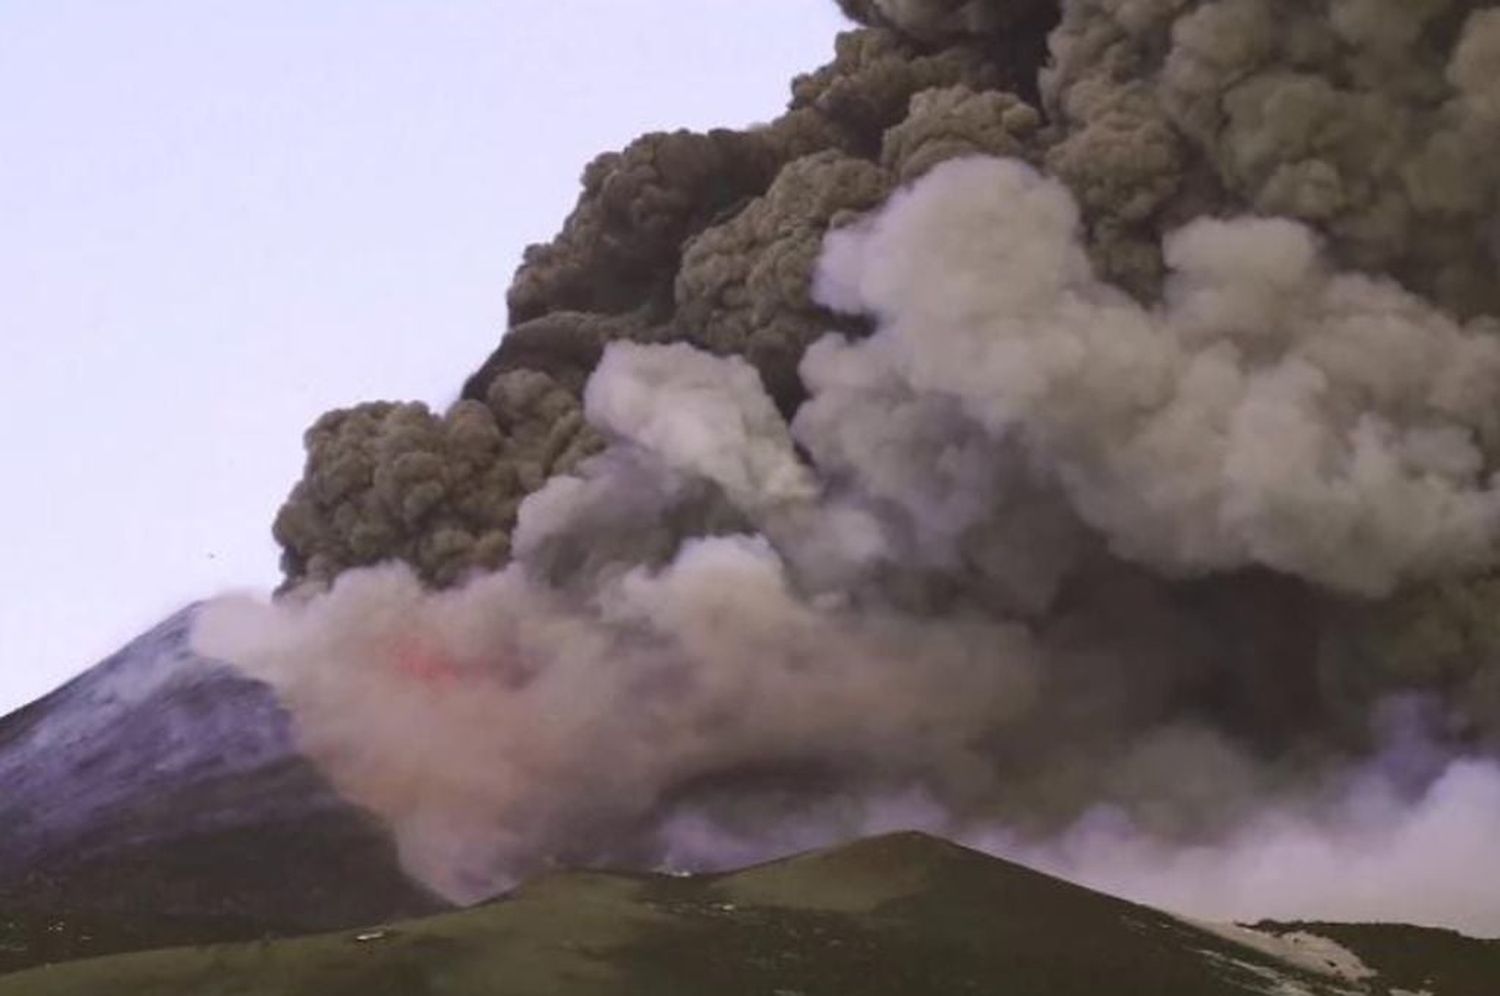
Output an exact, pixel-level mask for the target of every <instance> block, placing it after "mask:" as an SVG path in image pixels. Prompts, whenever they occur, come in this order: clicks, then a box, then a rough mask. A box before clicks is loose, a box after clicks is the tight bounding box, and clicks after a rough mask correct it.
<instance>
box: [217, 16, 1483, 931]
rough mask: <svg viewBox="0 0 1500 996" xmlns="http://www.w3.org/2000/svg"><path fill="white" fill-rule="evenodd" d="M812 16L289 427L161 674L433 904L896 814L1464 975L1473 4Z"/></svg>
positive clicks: (1472, 386)
mask: <svg viewBox="0 0 1500 996" xmlns="http://www.w3.org/2000/svg"><path fill="white" fill-rule="evenodd" d="M843 6H844V7H845V9H846V11H847V12H848V13H850V15H851V16H853V17H855V18H858V19H860V20H861V21H863V22H864V23H865V25H866V26H865V27H861V28H859V29H857V30H854V31H851V32H849V33H847V34H845V35H843V36H841V37H840V39H839V41H838V45H837V50H836V57H835V60H834V61H833V62H832V63H831V64H830V65H829V66H826V67H824V68H822V69H819V70H817V71H816V72H814V73H810V74H808V75H807V76H804V77H800V78H799V79H798V80H797V81H795V82H794V85H793V100H792V104H791V107H790V108H789V110H788V111H787V113H786V114H785V115H783V116H782V117H780V118H777V119H776V120H775V121H773V122H771V123H769V124H767V125H765V126H763V127H761V128H758V129H754V130H751V131H749V132H743V133H734V132H713V133H709V134H707V135H693V134H690V133H685V132H683V133H674V134H659V135H651V136H646V137H644V138H643V139H641V140H639V141H638V142H637V143H635V144H633V145H632V146H631V147H629V148H627V149H626V150H623V151H622V152H619V153H610V154H607V155H606V156H603V157H601V158H600V159H599V160H596V161H595V162H594V163H593V164H591V165H590V166H589V167H588V169H587V170H586V171H585V173H584V177H583V193H582V195H581V197H580V201H579V205H578V207H577V209H576V210H575V211H574V213H573V215H572V216H571V217H570V218H569V219H568V222H567V224H566V225H565V226H564V229H563V231H562V233H561V234H560V235H559V236H558V238H557V239H556V240H555V241H554V242H553V243H551V244H549V245H546V246H535V247H532V249H531V250H529V251H528V253H527V256H526V262H525V263H524V264H523V266H522V268H521V271H520V272H519V273H518V275H517V279H516V282H515V284H514V285H513V286H512V289H511V293H510V304H511V319H512V328H511V329H510V331H509V332H508V333H507V335H506V337H505V338H504V339H503V340H502V342H501V345H500V347H499V349H498V350H497V351H496V353H495V354H494V355H493V356H492V357H490V359H489V360H488V361H486V362H485V364H484V365H483V366H482V367H481V368H480V370H479V371H478V372H477V373H476V374H475V375H474V377H473V378H471V379H470V381H469V383H468V384H467V385H466V387H465V390H464V397H463V398H462V399H461V400H460V401H459V402H457V403H456V404H455V405H454V406H453V407H452V408H451V409H450V410H449V411H447V412H445V413H442V414H434V413H432V412H430V411H428V410H427V409H426V408H424V407H422V406H419V405H389V404H375V405H365V406H361V407H359V408H356V409H353V410H350V411H347V412H338V413H331V414H330V415H328V416H325V417H324V419H323V420H322V421H320V423H319V424H318V425H317V426H315V427H314V429H313V430H311V431H310V432H309V436H308V453H309V460H308V472H307V476H306V477H305V478H304V480H303V481H301V482H299V483H298V484H297V486H296V487H295V488H294V490H293V492H292V495H291V497H290V498H289V499H288V503H287V505H286V507H285V508H284V509H283V511H282V514H281V515H280V516H279V517H278V520H277V524H276V532H277V536H278V538H279V539H280V540H281V542H282V543H283V546H284V548H285V549H286V566H287V571H288V583H287V586H286V587H285V588H284V589H283V591H282V592H281V593H280V594H279V595H278V596H277V597H276V598H275V599H274V600H272V601H270V602H265V601H262V600H258V599H255V598H226V599H221V600H219V601H217V602H215V603H213V604H211V605H210V606H208V607H207V608H206V609H205V610H204V611H203V612H202V613H201V615H200V616H199V621H198V624H197V628H196V631H195V636H194V639H195V644H196V646H197V648H198V649H199V650H200V651H202V652H204V653H207V654H209V655H211V656H215V657H219V658H223V659H225V660H229V661H232V662H233V663H235V664H236V665H237V666H239V667H240V668H242V669H243V670H245V671H246V672H247V673H250V674H252V675H255V676H257V677H259V678H262V679H263V680H265V681H267V682H269V683H270V684H272V685H273V686H274V687H275V688H276V689H277V690H278V692H279V694H280V695H281V696H282V698H283V700H284V701H285V702H286V704H287V705H288V707H289V708H290V709H291V710H292V712H293V715H294V717H295V719H296V723H297V728H298V730H299V736H300V738H301V743H302V746H303V749H304V750H305V751H306V752H307V753H308V755H309V756H310V757H312V758H313V759H314V760H316V761H317V762H318V763H319V764H320V765H322V767H323V768H324V770H325V771H326V772H327V773H328V775H329V776H330V778H331V779H332V780H333V782H334V783H335V784H336V785H337V786H338V787H339V789H340V790H341V791H342V792H344V793H345V794H346V795H347V796H348V797H349V798H350V799H352V800H354V801H357V802H359V803H361V804H363V805H365V806H367V807H369V808H370V809H372V810H373V811H375V812H377V813H379V814H380V815H382V816H383V817H384V818H385V819H386V820H387V821H388V822H389V824H390V825H391V827H392V828H393V830H394V832H395V834H396V837H397V840H398V843H399V845H400V848H401V853H402V856H403V860H404V861H405V863H406V865H407V867H408V868H409V869H410V870H411V871H412V872H413V873H414V874H415V875H417V876H418V877H419V878H421V879H422V880H423V881H425V882H427V883H429V884H431V885H433V886H434V887H435V888H437V889H439V890H440V891H442V892H443V893H444V894H445V895H448V896H450V897H451V898H453V899H455V900H458V901H472V900H476V899H479V898H483V897H485V896H488V895H492V894H494V893H495V892H497V891H499V890H501V889H503V888H505V887H506V886H508V885H510V884H512V883H514V882H515V881H516V880H518V879H519V878H520V877H522V876H525V875H527V874H529V873H532V872H534V871H536V870H537V869H539V868H543V867H546V866H549V865H552V864H558V863H562V864H585V863H586V864H600V863H606V864H616V865H628V866H635V867H672V868H690V869H701V868H716V867H726V866H732V865H735V864H741V863H744V862H746V861H749V860H753V859H757V858H764V857H769V856H772V855H776V854H780V853H785V852H787V851H790V850H795V849H799V848H804V847H811V846H816V845H820V844H824V843H829V842H833V841H836V840H840V839H844V838H847V837H849V836H854V835H858V834H862V833H869V832H874V831H878V830H883V829H892V828H896V827H918V828H922V829H927V830H932V831H935V832H939V833H944V834H947V835H949V836H952V837H955V838H957V839H960V840H964V841H966V842H969V843H972V844H975V845H976V846H981V847H984V848H986V849H989V850H992V851H995V852H996V853H1001V854H1005V855H1010V856H1015V857H1019V858H1021V859H1022V860H1026V861H1028V862H1030V863H1033V864H1036V865H1039V866H1041V867H1044V868H1046V869H1049V870H1053V871H1057V872H1059V873H1061V874H1064V875H1067V876H1070V877H1074V878H1077V879H1079V880H1081V881H1084V882H1086V883H1089V884H1094V885H1098V886H1100V887H1103V888H1107V889H1111V890H1115V891H1119V892H1122V893H1124V894H1127V895H1131V896H1135V897H1139V898H1142V899H1145V900H1148V901H1154V902H1159V903H1163V904H1166V905H1168V906H1171V907H1173V908H1177V909H1182V910H1184V911H1186V912H1191V913H1198V914H1202V915H1210V916H1224V917H1229V916H1232V917H1239V918H1255V917H1259V916H1280V917H1286V918H1292V917H1302V918H1308V917H1325V918H1346V919H1381V918H1385V919H1400V920H1407V921H1419V922H1427V923H1437V924H1451V925H1456V926H1461V927H1465V928H1467V929H1470V930H1474V931H1477V932H1481V933H1489V934H1500V895H1496V894H1493V892H1492V890H1484V889H1481V888H1479V887H1478V886H1477V885H1476V883H1477V882H1478V881H1479V878H1480V877H1478V876H1475V875H1474V870H1475V868H1476V867H1483V866H1485V865H1486V864H1487V863H1489V862H1492V861H1493V860H1494V859H1495V858H1496V857H1500V852H1497V846H1500V845H1496V844H1495V843H1493V842H1494V841H1495V840H1500V836H1497V834H1496V831H1497V830H1500V764H1497V762H1496V755H1495V745H1496V742H1497V735H1500V666H1497V664H1496V662H1497V661H1500V629H1497V627H1496V625H1495V623H1494V622H1493V620H1494V619H1496V618H1500V588H1497V586H1496V583H1495V581H1494V580H1493V578H1494V572H1495V569H1496V559H1497V556H1500V549H1497V536H1500V491H1497V483H1496V479H1495V473H1496V470H1497V467H1500V462H1497V456H1500V405H1497V404H1496V402H1497V400H1500V327H1497V324H1496V319H1495V318H1494V317H1492V316H1493V315H1494V314H1496V313H1500V306H1497V302H1493V301H1492V300H1491V294H1492V280H1491V277H1492V275H1493V273H1494V271H1495V265H1496V260H1495V258H1494V253H1495V246H1496V245H1497V243H1495V241H1494V240H1493V239H1492V238H1491V237H1490V236H1489V234H1487V233H1490V232H1491V231H1492V229H1493V209H1494V190H1495V180H1496V178H1497V177H1496V168H1495V167H1494V166H1493V165H1491V164H1492V163H1493V162H1496V161H1500V160H1496V159H1494V158H1493V157H1490V158H1488V159H1483V158H1474V157H1473V155H1472V151H1473V150H1476V149H1485V148H1489V147H1490V144H1489V143H1493V142H1494V141H1495V140H1496V139H1497V138H1500V133H1497V132H1496V130H1495V129H1496V126H1497V125H1500V114H1497V112H1496V111H1495V107H1496V106H1500V105H1497V104H1496V102H1495V98H1494V97H1493V95H1491V94H1490V93H1489V90H1488V88H1489V87H1490V86H1491V81H1492V80H1494V79H1496V78H1500V77H1497V76H1496V75H1495V74H1494V73H1490V72H1487V71H1486V67H1489V66H1491V65H1492V64H1496V63H1497V58H1500V57H1497V55H1496V53H1500V21H1497V20H1496V17H1495V16H1494V12H1493V11H1491V10H1490V9H1488V8H1483V7H1482V5H1478V4H1461V3H1456V2H1444V0H1433V2H1431V3H1424V4H1398V3H1394V2H1384V0H1357V2H1356V0H1338V2H1327V3H1317V4H1297V5H1293V4H1289V3H1281V2H1276V0H1220V2H1199V3H1195V2H1189V0H1177V2H1164V3H1139V2H1126V0H1119V2H1116V0H1070V2H1067V3H1063V4H1061V5H1056V4H1046V3H1033V4H1022V3H1000V2H991V3H985V2H972V3H967V4H957V3H936V2H934V3H904V2H903V3H886V2H882V0H874V2H869V3H864V2H854V0H849V2H846V3H844V4H843ZM1471 8H1478V9H1471Z"/></svg>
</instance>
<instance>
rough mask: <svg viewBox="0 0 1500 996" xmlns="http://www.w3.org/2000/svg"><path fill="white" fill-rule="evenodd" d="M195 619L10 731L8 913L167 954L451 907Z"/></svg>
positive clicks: (0, 815)
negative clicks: (425, 885)
mask: <svg viewBox="0 0 1500 996" xmlns="http://www.w3.org/2000/svg"><path fill="white" fill-rule="evenodd" d="M194 612H195V607H189V608H186V609H184V610H182V611H181V612H178V613H176V614H175V615H173V616H171V617H170V618H168V619H166V620H165V621H163V622H162V623H160V624H159V625H157V626H156V627H154V628H152V629H151V630H150V631H148V632H147V633H145V634H144V635H142V636H140V637H139V638H137V639H135V640H134V641H132V642H131V643H130V644H128V645H127V646H126V647H124V648H123V649H122V650H120V651H119V652H118V653H115V654H114V655H112V656H110V657H109V658H107V659H106V660H104V661H103V662H102V663H100V664H98V665H97V666H95V667H94V668H92V669H91V670H89V671H87V672H85V673H84V674H82V675H81V676H79V677H78V678H76V679H74V680H73V681H70V682H69V683H67V684H66V685H64V686H62V687H61V688H58V689H57V690H56V691H54V692H52V693H51V694H50V695H47V696H45V697H44V698H42V699H39V700H38V701H36V702H33V703H32V704H30V705H28V706H26V707H24V708H22V709H20V710H18V711H16V712H14V713H12V714H11V715H9V716H7V717H5V718H4V719H0V827H4V828H5V832H4V834H3V835H0V907H3V908H5V909H7V910H11V911H16V910H24V911H28V912H29V913H30V914H31V915H32V916H33V917H38V916H40V917H46V916H54V917H57V918H58V920H57V922H60V923H68V922H71V921H72V920H74V919H77V918H79V917H82V918H83V919H84V920H85V921H89V922H97V921H99V920H100V919H101V918H102V919H103V920H106V921H117V920H120V919H122V918H123V919H124V920H128V921H129V922H130V923H131V924H132V925H133V928H132V929H133V930H136V931H140V932H144V934H146V935H154V934H155V933H158V932H159V933H160V934H161V938H162V939H165V940H172V939H173V938H175V937H176V936H177V935H178V934H179V933H182V931H184V930H185V931H187V935H191V936H200V935H201V934H202V933H203V932H204V930H207V931H208V932H209V933H210V934H212V935H213V936H223V937H234V936H261V935H263V934H266V933H285V932H297V931H305V930H310V929H328V928H332V927H339V926H347V925H350V924H355V923H362V922H366V921H370V920H377V919H382V918H386V917H390V916H396V915H415V914H419V913H424V912H430V911H432V910H435V909H438V908H439V907H440V905H441V904H440V903H439V902H438V901H437V900H435V899H434V898H433V897H431V896H430V895H429V894H428V893H427V892H426V891H425V890H423V889H422V888H421V887H419V886H417V885H415V884H413V883H412V882H410V881H409V880H408V879H407V878H406V876H405V875H403V874H402V872H401V871H400V867H399V864H398V862H397V855H396V852H395V848H394V846H393V844H392V842H391V840H390V838H389V836H388V835H387V834H386V833H385V831H384V830H383V829H382V828H381V827H380V826H379V824H378V823H377V822H376V821H375V820H374V819H373V818H371V817H370V816H368V815H367V814H366V813H364V812H362V811H361V810H359V809H357V808H355V807H354V806H351V805H350V804H348V803H346V802H344V801H343V800H341V799H340V798H339V797H338V796H337V795H336V794H335V793H334V792H333V791H332V789H331V788H330V787H329V786H328V784H327V782H326V781H325V780H324V779H323V777H322V776H321V775H320V774H318V772H317V771H316V770H315V769H314V768H313V767H312V765H311V764H309V763H308V762H307V761H306V760H304V759H303V758H302V757H301V756H300V755H299V754H298V753H297V750H296V747H295V746H294V743H293V738H292V731H291V727H290V723H289V720H288V717H287V715H286V713H285V712H284V711H283V710H282V708H281V707H280V706H279V705H278V704H277V702H276V699H275V696H274V695H273V694H272V692H271V691H270V689H269V688H267V687H266V686H264V685H262V684H260V683H259V682H255V681H252V680H249V679H247V678H244V677H241V676H239V675H238V674H236V673H235V672H234V671H233V669H231V668H230V667H228V666H227V665H223V664H220V663H216V662H214V661H210V660H207V659H204V658H202V657H200V656H197V655H195V654H194V653H192V651H191V650H190V649H189V648H188V645H187V637H188V632H189V629H190V627H191V625H192V620H193V616H194ZM146 920H151V921H154V922H155V924H156V926H155V927H151V926H147V925H145V924H144V921H146ZM189 928H190V929H189ZM94 931H95V933H98V934H101V935H103V934H107V933H109V932H110V931H109V930H107V929H104V928H100V927H95V928H94ZM184 936H186V935H184ZM0 957H3V952H0Z"/></svg>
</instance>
